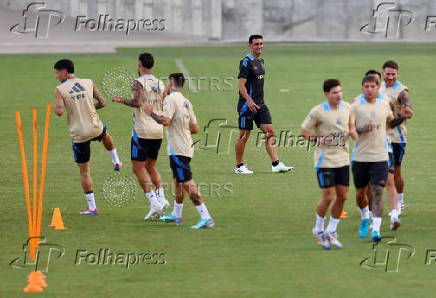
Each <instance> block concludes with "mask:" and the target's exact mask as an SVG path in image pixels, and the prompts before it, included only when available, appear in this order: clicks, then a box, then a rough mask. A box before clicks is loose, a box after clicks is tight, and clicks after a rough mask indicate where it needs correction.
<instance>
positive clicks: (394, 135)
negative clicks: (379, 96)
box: [381, 60, 413, 210]
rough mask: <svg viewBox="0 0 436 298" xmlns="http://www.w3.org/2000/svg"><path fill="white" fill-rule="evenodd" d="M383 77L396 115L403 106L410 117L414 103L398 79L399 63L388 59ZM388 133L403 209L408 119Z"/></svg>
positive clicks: (385, 89)
mask: <svg viewBox="0 0 436 298" xmlns="http://www.w3.org/2000/svg"><path fill="white" fill-rule="evenodd" d="M382 74H383V79H384V82H383V83H382V87H381V92H383V94H385V95H386V96H388V97H389V98H390V99H391V103H392V105H393V106H394V115H398V113H399V112H400V110H401V109H402V108H404V109H406V110H407V112H408V113H409V114H410V116H409V117H408V119H410V118H411V117H412V115H413V112H412V105H411V102H410V94H409V88H408V87H407V86H405V85H403V84H402V83H401V82H400V81H399V80H398V74H399V72H398V64H397V63H396V62H395V61H391V60H389V61H386V62H385V63H384V64H383V72H382ZM388 135H389V137H390V138H391V141H392V149H393V154H394V162H395V166H394V169H395V174H394V178H395V187H396V188H397V192H398V204H399V207H400V208H401V210H403V209H404V207H405V205H404V195H403V192H404V179H403V176H402V175H401V162H402V160H403V156H404V153H405V152H406V142H407V121H404V122H403V123H401V125H399V126H398V127H396V128H393V129H390V130H389V131H388Z"/></svg>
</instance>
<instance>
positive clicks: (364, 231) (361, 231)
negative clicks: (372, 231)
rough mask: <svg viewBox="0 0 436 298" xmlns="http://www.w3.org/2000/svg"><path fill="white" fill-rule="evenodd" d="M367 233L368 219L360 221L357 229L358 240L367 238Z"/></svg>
mask: <svg viewBox="0 0 436 298" xmlns="http://www.w3.org/2000/svg"><path fill="white" fill-rule="evenodd" d="M368 233H369V218H366V219H362V221H361V223H360V227H359V236H360V238H366V237H368Z"/></svg>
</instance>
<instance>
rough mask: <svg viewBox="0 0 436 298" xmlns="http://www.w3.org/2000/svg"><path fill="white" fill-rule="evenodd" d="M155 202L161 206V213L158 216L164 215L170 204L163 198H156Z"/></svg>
mask: <svg viewBox="0 0 436 298" xmlns="http://www.w3.org/2000/svg"><path fill="white" fill-rule="evenodd" d="M157 200H158V201H159V203H160V204H161V205H162V212H161V214H160V215H164V214H165V211H166V210H167V209H168V207H169V206H170V202H168V201H167V199H165V197H159V196H158V197H157Z"/></svg>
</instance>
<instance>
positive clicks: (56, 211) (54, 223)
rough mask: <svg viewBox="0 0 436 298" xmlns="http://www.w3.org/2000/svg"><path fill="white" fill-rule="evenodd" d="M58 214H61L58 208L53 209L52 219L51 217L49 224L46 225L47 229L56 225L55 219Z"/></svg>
mask: <svg viewBox="0 0 436 298" xmlns="http://www.w3.org/2000/svg"><path fill="white" fill-rule="evenodd" d="M60 212H61V211H60V210H59V208H55V209H54V210H53V215H52V217H51V223H50V224H49V225H48V226H49V227H54V226H55V225H56V219H57V217H58V214H59V213H60Z"/></svg>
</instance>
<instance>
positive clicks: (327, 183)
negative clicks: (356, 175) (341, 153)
mask: <svg viewBox="0 0 436 298" xmlns="http://www.w3.org/2000/svg"><path fill="white" fill-rule="evenodd" d="M316 176H317V178H318V185H319V187H321V188H329V187H334V186H336V185H343V186H349V185H350V166H344V167H341V168H319V169H318V170H317V171H316Z"/></svg>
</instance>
